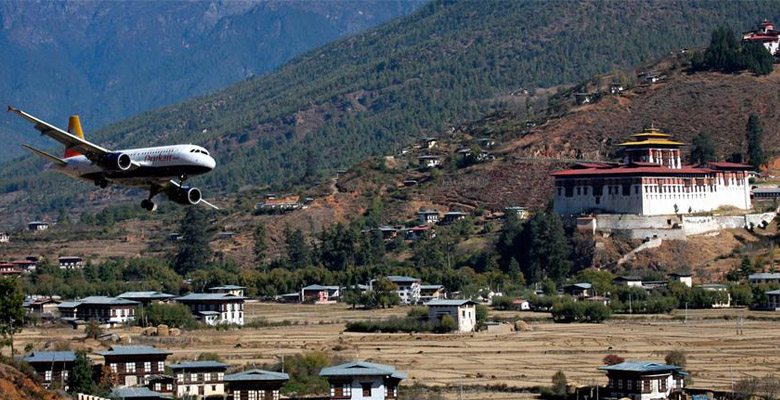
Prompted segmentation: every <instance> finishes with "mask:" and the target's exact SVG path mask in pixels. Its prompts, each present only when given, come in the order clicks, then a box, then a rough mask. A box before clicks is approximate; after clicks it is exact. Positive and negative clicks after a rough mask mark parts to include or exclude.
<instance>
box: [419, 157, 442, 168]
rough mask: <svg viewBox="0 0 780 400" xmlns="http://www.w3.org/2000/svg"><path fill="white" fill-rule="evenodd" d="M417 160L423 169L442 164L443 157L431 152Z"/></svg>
mask: <svg viewBox="0 0 780 400" xmlns="http://www.w3.org/2000/svg"><path fill="white" fill-rule="evenodd" d="M417 161H418V162H419V164H420V168H421V169H427V168H435V167H438V166H440V165H441V157H439V156H434V155H430V154H426V155H424V156H420V157H417Z"/></svg>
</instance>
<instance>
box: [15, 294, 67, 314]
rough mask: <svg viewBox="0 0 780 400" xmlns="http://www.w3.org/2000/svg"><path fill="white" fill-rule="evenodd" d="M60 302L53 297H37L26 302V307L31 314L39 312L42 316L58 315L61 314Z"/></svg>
mask: <svg viewBox="0 0 780 400" xmlns="http://www.w3.org/2000/svg"><path fill="white" fill-rule="evenodd" d="M59 304H60V302H59V301H57V300H54V299H52V298H51V297H35V298H30V299H28V300H26V301H25V302H24V305H25V307H26V308H27V310H28V312H29V313H31V314H37V315H39V316H41V317H44V316H45V317H56V316H58V315H59V310H58V308H57V307H58V306H59Z"/></svg>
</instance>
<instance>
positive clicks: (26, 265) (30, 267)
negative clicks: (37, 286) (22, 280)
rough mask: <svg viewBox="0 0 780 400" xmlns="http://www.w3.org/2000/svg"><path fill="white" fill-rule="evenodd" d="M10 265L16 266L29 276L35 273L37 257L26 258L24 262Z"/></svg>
mask: <svg viewBox="0 0 780 400" xmlns="http://www.w3.org/2000/svg"><path fill="white" fill-rule="evenodd" d="M11 264H13V265H16V266H17V267H18V268H20V269H21V270H22V272H26V273H28V274H29V273H32V272H35V270H36V268H37V267H38V259H37V257H27V258H26V259H24V260H16V261H11Z"/></svg>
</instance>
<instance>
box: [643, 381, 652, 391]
mask: <svg viewBox="0 0 780 400" xmlns="http://www.w3.org/2000/svg"><path fill="white" fill-rule="evenodd" d="M652 391H653V381H651V380H649V379H645V380H644V381H642V392H644V393H650V392H652Z"/></svg>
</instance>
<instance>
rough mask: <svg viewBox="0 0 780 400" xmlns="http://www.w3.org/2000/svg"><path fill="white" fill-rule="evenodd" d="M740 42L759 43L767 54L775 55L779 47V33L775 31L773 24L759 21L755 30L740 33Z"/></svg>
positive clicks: (767, 21)
mask: <svg viewBox="0 0 780 400" xmlns="http://www.w3.org/2000/svg"><path fill="white" fill-rule="evenodd" d="M742 40H743V41H744V42H753V43H760V44H762V45H764V48H766V49H767V51H769V53H771V54H772V55H775V54H777V49H778V47H780V31H776V30H775V26H774V24H773V23H771V22H769V20H767V19H765V20H763V21H761V24H759V25H758V28H757V29H756V30H754V31H748V32H744V33H742Z"/></svg>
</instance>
